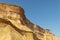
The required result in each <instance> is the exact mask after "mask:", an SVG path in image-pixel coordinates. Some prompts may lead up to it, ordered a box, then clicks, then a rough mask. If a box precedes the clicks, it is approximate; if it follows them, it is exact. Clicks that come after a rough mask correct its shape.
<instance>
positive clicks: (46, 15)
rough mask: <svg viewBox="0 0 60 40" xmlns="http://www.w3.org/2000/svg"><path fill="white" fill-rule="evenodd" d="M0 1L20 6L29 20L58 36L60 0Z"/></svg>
mask: <svg viewBox="0 0 60 40" xmlns="http://www.w3.org/2000/svg"><path fill="white" fill-rule="evenodd" d="M0 2H4V3H10V4H16V5H20V6H22V7H23V8H24V10H25V15H26V17H27V18H28V19H29V20H30V21H31V22H33V23H35V24H37V25H39V26H41V27H42V28H44V29H46V28H48V29H50V30H51V31H52V32H53V33H54V34H55V35H56V36H60V0H0Z"/></svg>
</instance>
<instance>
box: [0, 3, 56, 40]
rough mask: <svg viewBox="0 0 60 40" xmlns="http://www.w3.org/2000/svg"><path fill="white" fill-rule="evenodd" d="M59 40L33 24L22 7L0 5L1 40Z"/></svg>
mask: <svg viewBox="0 0 60 40" xmlns="http://www.w3.org/2000/svg"><path fill="white" fill-rule="evenodd" d="M55 39H56V40H57V37H56V36H54V35H53V34H52V33H51V32H49V30H45V29H43V28H41V27H39V26H38V25H35V24H33V23H31V22H30V21H29V20H28V19H27V18H26V17H25V15H24V10H23V8H21V7H20V6H16V5H11V4H5V3H0V40H55Z"/></svg>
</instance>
